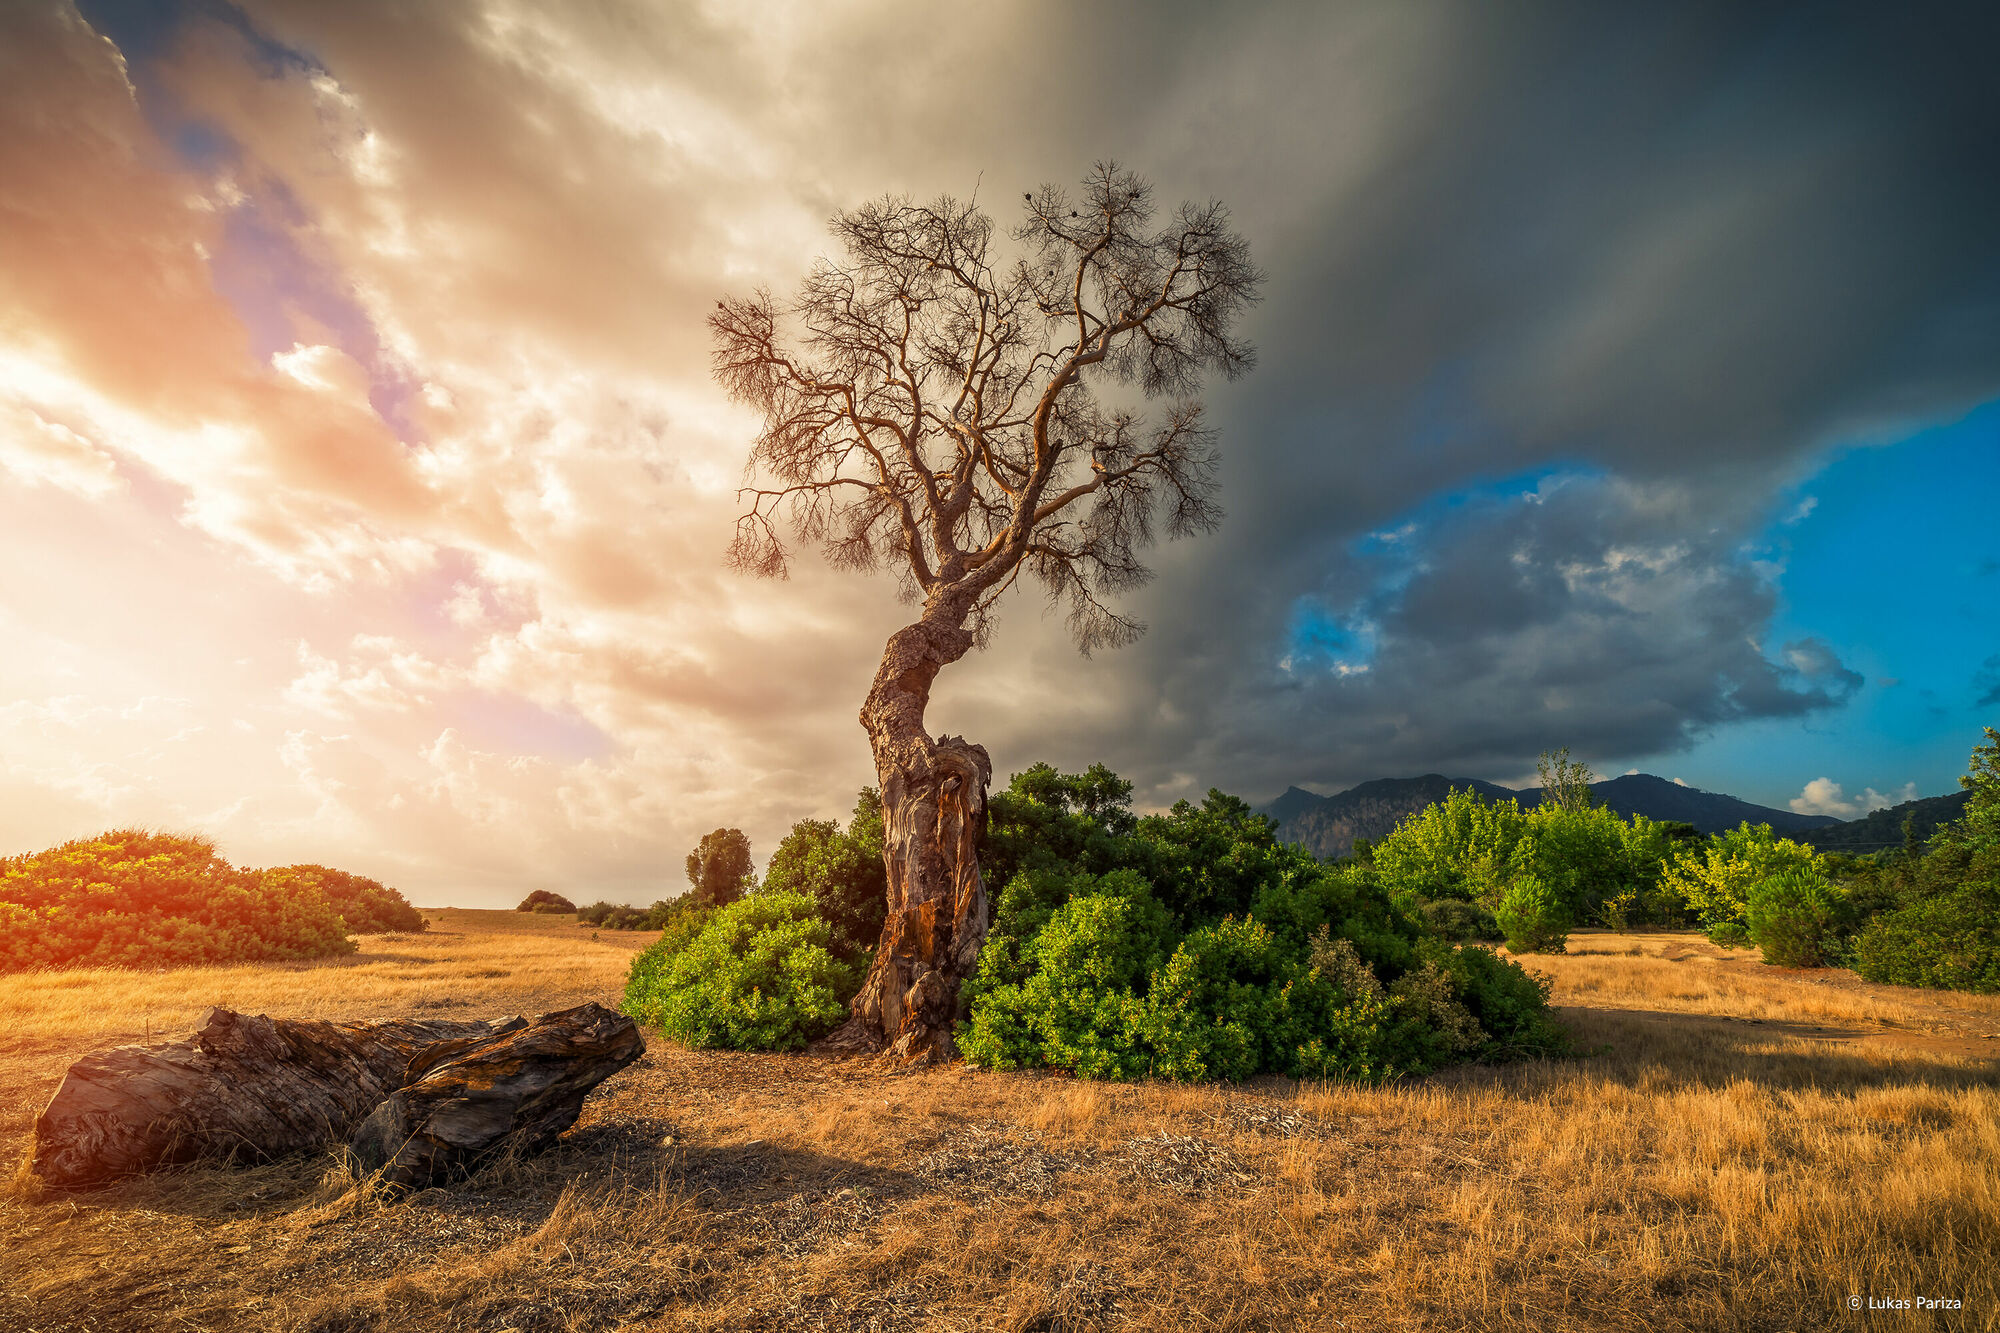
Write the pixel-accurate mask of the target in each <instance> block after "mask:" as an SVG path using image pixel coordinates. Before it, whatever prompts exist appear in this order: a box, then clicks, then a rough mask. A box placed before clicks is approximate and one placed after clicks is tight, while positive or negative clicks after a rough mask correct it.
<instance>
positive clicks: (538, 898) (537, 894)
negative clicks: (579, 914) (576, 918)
mask: <svg viewBox="0 0 2000 1333" xmlns="http://www.w3.org/2000/svg"><path fill="white" fill-rule="evenodd" d="M514 910H515V911H517V912H542V913H554V914H561V913H565V912H574V911H575V910H576V904H575V903H573V902H571V901H570V900H569V899H567V898H565V897H563V896H562V895H561V894H560V893H556V892H553V891H552V890H549V889H536V890H535V891H534V892H533V893H531V894H529V895H528V896H527V897H525V898H523V899H521V902H520V905H519V906H518V907H516V908H515V909H514Z"/></svg>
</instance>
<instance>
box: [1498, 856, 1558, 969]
mask: <svg viewBox="0 0 2000 1333" xmlns="http://www.w3.org/2000/svg"><path fill="white" fill-rule="evenodd" d="M1494 916H1495V917H1496V918H1498V920H1499V923H1500V932H1501V934H1502V935H1504V936H1505V937H1506V940H1507V948H1508V949H1509V950H1510V951H1511V952H1513V953H1561V952H1562V951H1563V950H1564V949H1565V948H1566V947H1568V944H1569V932H1570V927H1571V926H1572V925H1574V924H1575V919H1574V918H1573V917H1572V916H1571V915H1570V909H1569V904H1568V903H1567V902H1565V901H1563V895H1562V893H1561V892H1559V891H1558V890H1557V889H1556V888H1555V887H1554V886H1553V885H1551V884H1549V883H1548V882H1547V881H1546V880H1543V879H1542V878H1541V877H1540V876H1538V875H1535V874H1532V873H1529V874H1523V875H1519V876H1517V877H1516V878H1515V880H1514V882H1513V883H1512V884H1510V885H1508V887H1507V893H1506V896H1504V897H1503V898H1501V900H1500V910H1499V911H1497V912H1495V913H1494Z"/></svg>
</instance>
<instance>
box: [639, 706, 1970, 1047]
mask: <svg viewBox="0 0 2000 1333" xmlns="http://www.w3.org/2000/svg"><path fill="white" fill-rule="evenodd" d="M1986 736H1987V739H1986V741H1985V742H1984V743H1983V744H1982V745H1980V746H1979V747H1978V748H1976V749H1975V750H1974V752H1973V756H1972V764H1971V773H1970V774H1969V775H1968V777H1967V779H1966V786H1967V787H1968V788H1970V789H1971V792H1972V796H1971V800H1970V802H1969V804H1968V806H1967V809H1966V812H1965V815H1964V816H1963V818H1961V819H1959V820H1957V821H1955V822H1952V823H1949V824H1946V825H1944V826H1943V827H1941V828H1939V829H1938V830H1937V831H1936V832H1935V833H1934V834H1933V836H1932V837H1931V839H1930V840H1929V843H1928V846H1927V847H1925V848H1921V849H1918V848H1912V849H1906V850H1905V851H1904V852H1902V853H1898V854H1893V855H1887V856H1881V857H1876V858H1871V859H1866V860H1857V859H1855V858H1849V857H1837V858H1836V857H1829V856H1826V855H1823V854H1821V853H1819V852H1817V851H1815V850H1814V849H1813V848H1811V847H1809V846H1806V845H1804V844H1801V843H1798V842H1795V841H1793V840H1791V839H1789V838H1781V837H1778V836H1777V835H1775V834H1774V833H1773V832H1772V830H1771V829H1770V828H1769V827H1768V826H1765V825H1758V826H1752V825H1749V824H1745V825H1742V826H1741V827H1739V828H1736V829H1732V830H1729V831H1727V832H1724V833H1720V834H1717V835H1715V836H1712V837H1707V838H1703V837H1701V836H1700V835H1698V834H1697V833H1696V831H1695V830H1694V829H1693V828H1692V827H1691V826H1688V825H1685V824H1672V823H1663V822H1660V821H1656V820H1651V819H1647V818H1646V817H1645V816H1643V815H1635V816H1633V817H1632V818H1631V819H1629V820H1628V819H1624V818H1621V817H1620V816H1619V815H1617V814H1616V813H1614V812H1613V811H1610V810H1608V809H1605V808H1603V807H1602V806H1597V805H1594V804H1593V803H1592V800H1591V796H1590V789H1589V784H1590V781H1591V775H1590V773H1589V771H1588V770H1587V769H1585V768H1584V767H1583V766H1581V765H1579V764H1575V763H1572V762H1571V761H1570V760H1569V758H1568V756H1567V754H1566V753H1558V754H1554V755H1547V756H1544V759H1543V764H1542V769H1543V783H1544V799H1543V800H1542V801H1541V802H1540V803H1539V804H1537V805H1535V806H1532V807H1530V808H1525V809H1524V808H1523V807H1522V806H1521V804H1520V803H1519V802H1518V801H1515V800H1512V799H1507V800H1501V801H1489V800H1486V799H1485V798H1483V797H1481V796H1480V795H1478V794H1477V793H1474V792H1471V791H1455V792H1453V793H1451V795H1450V796H1449V797H1448V798H1447V799H1446V800H1444V801H1441V802H1438V803H1437V804H1435V805H1432V806H1430V807H1428V808H1426V809H1424V810H1422V811H1420V812H1419V813H1417V814H1415V815H1412V816H1410V817H1409V818H1408V819H1406V820H1405V821H1404V822H1403V823H1402V824H1401V825H1400V826H1399V827H1398V828H1397V829H1396V830H1395V831H1394V832H1393V833H1392V834H1390V835H1389V836H1388V837H1387V838H1385V839H1383V840H1382V841H1381V842H1380V843H1379V844H1376V845H1373V846H1367V845H1364V846H1362V847H1361V848H1359V849H1358V854H1357V855H1356V856H1355V857H1353V858H1350V859H1348V860H1344V861H1341V862H1336V863H1323V862H1320V861H1317V860H1315V859H1314V858H1313V857H1312V856H1310V855H1309V854H1307V853H1305V852H1304V851H1302V850H1301V849H1299V848H1297V847H1295V846H1291V845H1288V844H1283V843H1280V842H1278V841H1277V840H1276V837H1275V832H1274V828H1273V826H1272V824H1271V823H1270V821H1269V820H1267V819H1265V818H1263V817H1262V816H1260V815H1258V814H1256V813H1254V812H1253V811H1252V810H1251V809H1250V807H1248V806H1247V805H1245V804H1244V803H1243V802H1242V801H1241V800H1238V799H1237V798H1235V797H1232V796H1227V795H1224V794H1222V793H1220V792H1213V791H1212V792H1210V793H1209V795H1208V798H1207V799H1206V800H1205V801H1204V802H1203V803H1202V804H1201V805H1199V806H1196V805H1194V804H1192V803H1189V802H1185V801H1184V802H1182V803H1180V804H1179V805H1176V806H1175V807H1174V809H1173V810H1171V811H1169V812H1167V813H1166V814H1163V815H1150V816H1145V817H1139V816H1136V815H1134V814H1133V813H1132V811H1131V809H1130V796H1131V784H1130V783H1127V782H1124V781H1122V780H1121V779H1119V778H1118V777H1117V776H1116V775H1115V774H1113V773H1111V772H1110V771H1109V770H1107V769H1105V768H1104V767H1103V766H1102V765H1099V766H1096V767H1093V768H1092V769H1091V770H1089V771H1088V772H1086V773H1083V774H1062V773H1058V772H1057V771H1055V770H1054V769H1052V768H1050V767H1049V766H1047V765H1037V766H1035V767H1034V768H1031V769H1029V770H1028V771H1027V772H1025V773H1020V774H1017V775H1015V777H1014V779H1013V781H1012V782H1011V783H1010V784H1009V786H1008V787H1007V789H1006V790H1004V791H1002V792H998V793H996V794H995V795H994V796H993V798H992V801H991V807H990V817H989V823H988V827H987V831H986V836H985V838H984V841H983V843H982V848H981V853H980V858H981V863H982V870H983V873H984V875H985V877H986V880H987V883H988V884H989V885H990V886H992V887H993V892H994V902H993V920H992V926H991V930H990V933H989V935H988V938H987V942H986V945H985V948H984V950H983V951H982V953H981V955H980V960H979V967H978V971H977V972H976V974H975V975H974V976H973V977H972V978H971V979H970V980H969V982H968V983H967V986H966V1001H967V1018H966V1021H965V1022H964V1023H963V1024H961V1027H960V1031H959V1048H960V1050H961V1051H962V1053H963V1054H964V1055H965V1056H966V1058H967V1059H969V1060H971V1061H972V1062H973V1063H975V1064H979V1065H983V1066H985V1067H988V1068H993V1069H1029V1068H1050V1069H1058V1070H1063V1071H1067V1072H1070V1073H1074V1074H1077V1075H1079V1076H1082V1077H1087V1078H1119V1079H1129V1078H1143V1077H1166V1078H1172V1079H1177V1080H1183V1081H1200V1080H1204V1079H1242V1078H1246V1077H1249V1076H1251V1075H1253V1074H1258V1073H1266V1072H1278V1073H1285V1074H1289V1075H1292V1076H1294V1077H1301V1078H1345V1079H1353V1080H1359V1081H1363V1082H1368V1081H1380V1080H1384V1079H1393V1078H1396V1077H1400V1076H1403V1075H1408V1074H1413V1073H1421V1072H1424V1071H1427V1070H1432V1069H1436V1068H1439V1067H1442V1066H1444V1065H1447V1064H1450V1063H1453V1062H1455V1061H1462V1060H1467V1059H1485V1060H1493V1059H1504V1058H1519V1057H1523V1056H1529V1055H1536V1054H1555V1053H1558V1052H1560V1051H1561V1050H1563V1049H1564V1041H1565V1038H1564V1036H1563V1034H1562V1032H1561V1029H1560V1028H1559V1026H1558V1025H1557V1024H1555V1023H1554V1022H1553V1021H1552V1020H1551V1017H1550V1015H1549V1012H1548V1006H1547V1002H1546V997H1545V995H1544V994H1543V992H1542V991H1541V990H1540V989H1539V988H1538V987H1537V985H1536V983H1535V982H1534V981H1533V980H1532V979H1531V978H1530V977H1529V975H1528V974H1527V973H1525V972H1523V971H1522V969H1521V968H1520V967H1519V965H1518V964H1516V963H1514V962H1512V961H1509V960H1508V959H1507V958H1504V957H1500V956H1498V955H1496V954H1495V953H1493V952H1492V951H1491V950H1489V949H1486V948H1482V947H1479V945H1478V944H1477V943H1476V941H1482V940H1484V941H1504V942H1505V944H1506V945H1507V948H1508V951H1509V952H1510V953H1512V954H1514V955H1517V956H1518V955H1531V954H1560V953H1561V952H1562V951H1563V950H1564V949H1565V948H1566V947H1567V941H1568V939H1569V938H1570V936H1571V934H1572V932H1573V931H1575V930H1576V929H1578V928H1579V927H1580V926H1583V925H1586V924H1587V925H1591V926H1597V927H1603V928H1609V929H1621V930H1622V929H1627V928H1634V927H1651V928H1671V927H1682V928H1685V927H1698V928H1700V929H1701V930H1703V931H1704V932H1705V933H1706V934H1707V936H1708V938H1709V939H1710V940H1711V941H1713V942H1715V943H1717V944H1720V945H1723V946H1726V947H1731V948H1737V947H1747V946H1749V945H1751V944H1754V945H1756V946H1757V947H1758V948H1759V950H1760V952H1761V957H1762V958H1763V959H1764V961H1766V962H1768V963H1771V964H1774V965H1777V966H1784V967H1802V968H1812V967H1822V966H1827V965H1846V964H1848V963H1852V964H1853V965H1854V966H1855V967H1856V968H1857V969H1858V970H1859V971H1860V972H1861V974H1862V975H1863V976H1865V977H1868V978H1870V979H1872V980H1877V981H1886V982H1895V983H1899V984H1913V985H1930V986H1944V987H1949V988H1954V989H1960V990H1969V991H1992V990H1994V989H1996V988H2000V832H1996V831H2000V769H1996V762H2000V761H1996V756H2000V733H1995V732H1994V731H1992V730H1990V729H1989V730H1988V731H1987V733H1986ZM880 829H881V822H880V807H879V803H877V802H876V801H875V800H874V794H873V793H872V792H864V793H862V797H861V800H860V803H859V804H858V805H857V807H856V811H855V816H854V819H853V821H852V822H851V824H850V826H849V827H848V829H846V830H842V829H840V828H839V827H838V826H836V825H834V824H832V823H821V822H815V821H804V822H801V823H800V824H798V825H796V826H795V827H794V829H793V831H792V833H791V835H790V836H789V837H788V838H787V839H786V840H785V842H784V843H783V844H782V845H781V846H780V847H779V849H778V851H777V853H776V854H775V855H774V856H773V858H772V862H771V869H770V872H769V874H768V875H767V877H766V881H765V883H764V884H763V885H762V886H761V887H759V886H756V885H754V884H751V885H749V886H748V887H749V889H750V890H751V892H750V895H749V897H747V898H745V899H744V900H743V903H754V902H757V901H758V900H759V899H767V900H768V902H767V903H766V905H765V906H762V907H758V908H756V909H746V908H744V907H743V905H742V903H739V904H737V905H736V906H734V907H731V908H726V909H724V911H723V912H721V913H715V912H712V911H711V910H710V909H708V908H706V907H704V906H702V905H701V904H700V903H698V902H697V903H693V904H691V905H686V906H684V907H683V908H682V909H680V910H681V911H682V915H680V916H678V917H676V916H674V915H673V913H674V912H675V910H676V909H675V908H674V907H673V906H672V905H670V904H660V905H657V906H656V909H655V911H654V912H653V913H651V914H648V915H647V916H646V917H645V918H644V921H645V922H646V923H647V924H655V923H657V924H658V925H660V926H663V927H667V929H666V933H665V934H664V935H663V936H662V938H661V939H660V940H659V941H658V942H657V943H655V944H654V945H653V946H652V947H651V948H650V949H649V950H648V951H647V952H646V953H645V954H643V955H642V956H641V957H640V958H639V959H638V960H637V961H636V962H635V964H634V967H633V971H632V974H631V976H630V978H629V980H628V984H627V990H626V1006H627V1010H628V1012H630V1013H633V1014H635V1015H638V1016H641V1017H642V1018H643V1019H645V1021H648V1022H651V1023H654V1024H655V1025H657V1026H659V1027H660V1029H661V1030H662V1031H664V1032H666V1033H668V1034H669V1035H671V1036H674V1037H676V1038H677V1039H680V1040H683V1041H686V1042H689V1043H690V1044H693V1045H697V1046H705V1047H727V1048H733V1049H739V1050H772V1049H789V1048H792V1047H796V1046H798V1045H802V1044H804V1043H805V1042H807V1041H809V1040H811V1039H812V1038H814V1037H816V1036H819V1035H822V1034H823V1033H825V1032H827V1031H829V1030H831V1029H832V1028H833V1027H834V1026H835V1025H836V1024H837V1023H838V1022H839V1021H840V1019H841V1018H842V1016H843V1010H842V1004H843V1003H844V1001H845V1000H846V999H847V997H848V996H849V995H851V994H852V991H853V988H854V986H855V985H856V984H858V982H859V978H860V976H861V974H862V973H863V972H864V971H865V970H866V967H867V964H868V961H869V947H870V945H871V944H872V943H873V937H872V933H871V932H872V929H873V927H874V925H875V924H876V923H878V922H879V921H880V919H881V918H880V916H879V909H878V914H876V915H869V912H870V908H871V905H879V903H880V901H881V894H882V887H883V881H882V879H881V877H880V864H881V858H880V851H881V833H880ZM721 832H722V831H721V830H718V835H719V834H720V833H721ZM731 832H733V831H731ZM715 836H717V835H711V837H715ZM737 836H740V835H737ZM705 845H706V844H705ZM694 859H695V858H694V857H692V856H691V857H690V872H689V874H690V878H691V879H693V878H694V870H693V868H692V867H693V862H694ZM745 859H746V860H747V848H746V852H745Z"/></svg>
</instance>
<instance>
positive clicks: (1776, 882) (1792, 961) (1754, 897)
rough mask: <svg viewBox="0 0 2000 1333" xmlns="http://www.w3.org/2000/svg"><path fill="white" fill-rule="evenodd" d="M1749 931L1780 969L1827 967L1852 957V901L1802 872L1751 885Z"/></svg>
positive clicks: (1820, 879)
mask: <svg viewBox="0 0 2000 1333" xmlns="http://www.w3.org/2000/svg"><path fill="white" fill-rule="evenodd" d="M1745 914H1746V916H1747V922H1746V924H1745V927H1744V930H1745V932H1746V933H1747V934H1748V935H1749V936H1750V939H1751V940H1752V941H1753V942H1754V943H1755V944H1756V945H1757V947H1758V948H1759V949H1761V950H1763V953H1764V961H1765V962H1767V963H1771V964H1773V965H1775V966H1777V967H1825V966H1827V965H1828V964H1830V963H1838V962H1840V961H1841V960H1842V959H1843V958H1844V957H1845V956H1846V953H1847V931H1848V928H1849V925H1850V922H1849V920H1848V911H1847V897H1846V894H1844V893H1843V892H1842V891H1841V889H1840V888H1839V886H1838V885H1835V884H1832V883H1829V882H1828V881H1827V879H1826V878H1825V877H1824V876H1822V875H1818V874H1815V873H1813V872H1812V871H1811V870H1808V869H1804V868H1802V867H1793V868H1792V869H1790V870H1784V871H1780V872H1779V873H1778V874H1775V875H1771V876H1769V877H1767V878H1765V879H1761V880H1758V881H1757V882H1756V883H1755V884H1753V885H1751V886H1750V891H1749V893H1748V895H1747V902H1746V904H1745Z"/></svg>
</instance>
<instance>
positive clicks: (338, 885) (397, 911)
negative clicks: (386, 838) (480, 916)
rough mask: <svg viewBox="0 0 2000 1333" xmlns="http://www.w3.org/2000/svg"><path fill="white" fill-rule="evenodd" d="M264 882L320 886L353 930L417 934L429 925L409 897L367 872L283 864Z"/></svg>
mask: <svg viewBox="0 0 2000 1333" xmlns="http://www.w3.org/2000/svg"><path fill="white" fill-rule="evenodd" d="M264 882H265V883H266V884H272V885H277V884H283V885H286V886H288V887H287V891H290V888H291V886H296V888H297V889H298V890H299V891H306V890H309V889H317V890H318V891H319V892H321V893H323V894H325V895H326V900H327V901H328V902H329V903H332V904H333V910H334V911H336V912H338V913H340V918H341V920H343V921H345V922H346V923H347V929H348V932H349V933H350V934H354V935H382V934H387V933H389V932H390V931H396V932H399V933H403V934H415V933H417V932H419V931H422V930H427V929H429V923H427V922H426V921H425V920H424V914H423V913H422V912H419V911H418V910H417V909H416V908H414V907H412V906H410V902H409V899H407V898H405V897H404V896H403V895H402V894H400V893H398V892H396V891H395V890H394V889H392V888H389V887H388V886H387V885H385V884H383V883H382V881H380V880H376V879H369V878H367V877H366V876H364V875H350V874H349V873H347V872H346V871H345V870H332V869H329V868H327V867H326V866H316V865H296V866H279V867H278V868H277V869H275V870H266V871H265V872H264Z"/></svg>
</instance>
